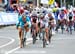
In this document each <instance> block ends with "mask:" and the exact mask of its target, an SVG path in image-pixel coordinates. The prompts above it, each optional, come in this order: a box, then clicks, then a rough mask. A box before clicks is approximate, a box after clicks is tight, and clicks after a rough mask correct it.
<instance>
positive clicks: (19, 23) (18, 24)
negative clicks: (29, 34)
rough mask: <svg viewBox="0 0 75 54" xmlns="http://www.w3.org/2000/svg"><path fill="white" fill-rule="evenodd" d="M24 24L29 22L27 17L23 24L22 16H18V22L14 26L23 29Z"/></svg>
mask: <svg viewBox="0 0 75 54" xmlns="http://www.w3.org/2000/svg"><path fill="white" fill-rule="evenodd" d="M26 22H30V18H29V17H28V16H27V17H26V21H25V22H24V21H23V19H22V15H20V16H19V17H18V21H17V23H16V26H21V27H24V24H25V23H26Z"/></svg>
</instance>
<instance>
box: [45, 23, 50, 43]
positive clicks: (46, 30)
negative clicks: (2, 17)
mask: <svg viewBox="0 0 75 54" xmlns="http://www.w3.org/2000/svg"><path fill="white" fill-rule="evenodd" d="M48 29H49V28H48V23H45V32H46V37H45V38H46V41H47V44H49V41H48V38H49V37H48Z"/></svg>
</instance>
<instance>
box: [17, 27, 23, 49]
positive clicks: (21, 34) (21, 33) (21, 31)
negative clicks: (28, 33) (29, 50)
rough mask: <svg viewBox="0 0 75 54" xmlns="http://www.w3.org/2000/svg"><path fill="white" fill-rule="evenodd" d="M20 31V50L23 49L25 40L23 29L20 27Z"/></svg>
mask: <svg viewBox="0 0 75 54" xmlns="http://www.w3.org/2000/svg"><path fill="white" fill-rule="evenodd" d="M18 31H19V38H20V48H22V47H23V46H22V39H23V29H22V27H18Z"/></svg>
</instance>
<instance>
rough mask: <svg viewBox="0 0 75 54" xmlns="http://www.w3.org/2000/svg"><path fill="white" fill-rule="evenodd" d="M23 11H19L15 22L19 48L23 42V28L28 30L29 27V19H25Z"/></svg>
mask: <svg viewBox="0 0 75 54" xmlns="http://www.w3.org/2000/svg"><path fill="white" fill-rule="evenodd" d="M22 11H23V10H22ZM23 13H24V12H20V15H19V18H18V21H17V23H16V28H17V29H18V31H19V38H20V48H22V47H23V43H22V41H23V30H24V29H25V31H26V32H28V31H29V28H30V24H29V20H28V19H27V17H26V16H25V15H24V14H23Z"/></svg>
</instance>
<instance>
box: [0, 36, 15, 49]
mask: <svg viewBox="0 0 75 54" xmlns="http://www.w3.org/2000/svg"><path fill="white" fill-rule="evenodd" d="M0 38H6V39H10V40H11V41H10V42H8V43H6V44H4V45H2V46H0V48H3V47H5V46H7V45H10V44H12V43H13V42H14V41H15V39H13V38H10V37H2V36H0Z"/></svg>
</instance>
